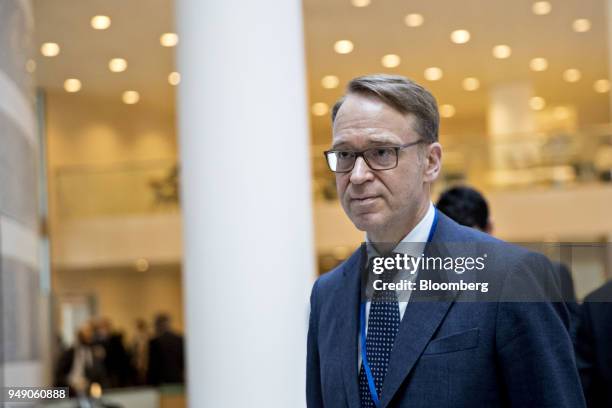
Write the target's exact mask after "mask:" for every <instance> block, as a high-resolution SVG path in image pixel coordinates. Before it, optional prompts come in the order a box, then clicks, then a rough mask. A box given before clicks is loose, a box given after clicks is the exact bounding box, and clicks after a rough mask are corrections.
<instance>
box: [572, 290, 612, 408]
mask: <svg viewBox="0 0 612 408" xmlns="http://www.w3.org/2000/svg"><path fill="white" fill-rule="evenodd" d="M611 345H612V281H609V282H607V283H606V284H604V285H603V286H602V287H600V288H599V289H596V290H595V291H593V292H592V293H590V294H589V295H587V296H586V297H585V298H584V303H583V304H582V306H581V308H580V320H579V323H578V331H577V334H576V357H577V362H578V369H579V371H580V377H581V379H582V385H583V387H584V394H585V397H586V399H587V404H588V406H589V408H604V407H612V346H611Z"/></svg>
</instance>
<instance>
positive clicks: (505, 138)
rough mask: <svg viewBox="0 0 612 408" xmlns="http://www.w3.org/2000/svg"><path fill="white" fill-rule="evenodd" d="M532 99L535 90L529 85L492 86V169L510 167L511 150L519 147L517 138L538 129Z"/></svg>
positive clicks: (524, 83)
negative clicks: (531, 105)
mask: <svg viewBox="0 0 612 408" xmlns="http://www.w3.org/2000/svg"><path fill="white" fill-rule="evenodd" d="M532 96H533V87H532V85H531V84H530V83H527V82H509V83H502V84H498V85H495V86H493V87H491V89H490V91H489V108H488V112H487V129H488V135H489V143H490V149H489V151H490V160H491V168H492V169H503V168H504V167H505V166H506V161H507V159H508V158H509V157H511V156H512V151H508V148H515V149H516V148H517V147H516V146H517V143H516V137H517V136H520V135H525V134H528V133H531V132H533V131H534V130H535V127H536V126H535V115H534V113H533V111H532V110H531V108H530V107H529V99H530V98H531V97H532ZM512 139H514V140H512ZM513 141H514V143H512V142H513ZM513 146H514V147H513Z"/></svg>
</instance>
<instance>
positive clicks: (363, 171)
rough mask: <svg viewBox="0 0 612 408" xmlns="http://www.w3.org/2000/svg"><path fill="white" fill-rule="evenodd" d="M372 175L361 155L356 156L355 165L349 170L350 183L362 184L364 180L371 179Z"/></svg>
mask: <svg viewBox="0 0 612 408" xmlns="http://www.w3.org/2000/svg"><path fill="white" fill-rule="evenodd" d="M373 177H374V175H373V174H372V169H370V167H369V166H368V164H367V163H366V162H365V160H363V157H357V159H356V160H355V166H354V167H353V170H351V177H350V182H351V183H352V184H363V183H365V182H366V181H369V180H372V178H373Z"/></svg>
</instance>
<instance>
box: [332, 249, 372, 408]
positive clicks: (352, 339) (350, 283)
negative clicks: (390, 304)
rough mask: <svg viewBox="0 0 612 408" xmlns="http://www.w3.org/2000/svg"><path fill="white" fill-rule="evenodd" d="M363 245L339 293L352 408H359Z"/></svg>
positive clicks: (341, 338) (346, 270) (341, 336)
mask: <svg viewBox="0 0 612 408" xmlns="http://www.w3.org/2000/svg"><path fill="white" fill-rule="evenodd" d="M364 254H365V247H364V246H363V245H362V246H361V248H359V249H358V250H357V251H356V252H355V254H354V255H353V256H352V257H351V259H350V260H349V262H347V264H346V266H345V268H344V271H343V272H344V278H345V285H344V286H343V287H341V288H339V289H338V291H337V296H338V299H339V300H340V303H339V305H340V311H341V314H340V319H341V320H340V324H339V325H338V327H339V333H338V343H339V344H340V345H341V349H340V361H341V366H342V374H343V382H344V388H345V391H346V396H347V400H348V405H349V407H353V408H359V406H360V401H359V383H358V373H357V361H358V360H357V341H358V336H359V304H360V300H361V272H362V269H363V264H364V262H365V259H366V257H365V255H364Z"/></svg>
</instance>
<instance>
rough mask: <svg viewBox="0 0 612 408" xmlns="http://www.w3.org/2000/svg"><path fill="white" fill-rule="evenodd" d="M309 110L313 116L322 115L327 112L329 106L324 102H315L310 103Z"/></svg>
mask: <svg viewBox="0 0 612 408" xmlns="http://www.w3.org/2000/svg"><path fill="white" fill-rule="evenodd" d="M311 111H312V114H313V115H315V116H323V115H326V114H327V112H329V106H327V104H326V103H324V102H317V103H314V104H313V105H312V108H311Z"/></svg>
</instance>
